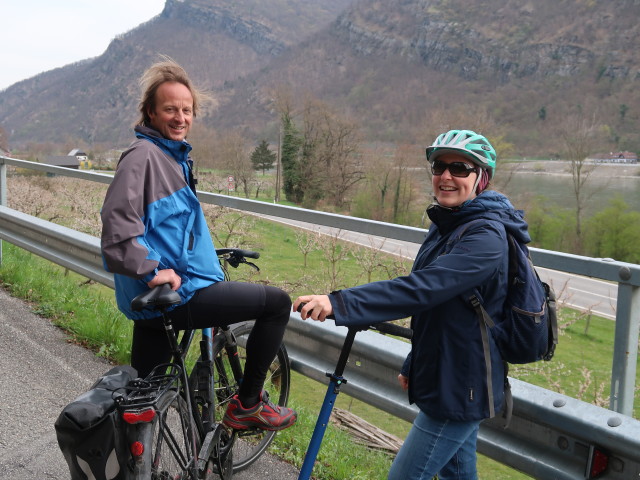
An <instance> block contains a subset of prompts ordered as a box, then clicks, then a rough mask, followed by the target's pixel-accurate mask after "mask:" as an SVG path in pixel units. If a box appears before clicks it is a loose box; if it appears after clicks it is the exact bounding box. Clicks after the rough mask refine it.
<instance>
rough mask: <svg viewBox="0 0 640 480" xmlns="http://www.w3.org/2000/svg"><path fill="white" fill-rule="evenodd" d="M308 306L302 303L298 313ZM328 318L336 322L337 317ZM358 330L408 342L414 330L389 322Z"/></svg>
mask: <svg viewBox="0 0 640 480" xmlns="http://www.w3.org/2000/svg"><path fill="white" fill-rule="evenodd" d="M305 305H306V303H301V304H300V305H299V306H298V312H300V310H302V307H304V306H305ZM326 318H328V319H330V320H335V319H336V317H335V316H334V315H327V316H326ZM358 329H360V330H375V331H377V332H380V333H382V334H386V335H394V336H396V337H401V338H406V339H408V340H410V339H411V337H412V336H413V330H412V329H410V328H407V327H403V326H400V325H396V324H395V323H389V322H380V323H374V324H371V325H363V326H361V327H358Z"/></svg>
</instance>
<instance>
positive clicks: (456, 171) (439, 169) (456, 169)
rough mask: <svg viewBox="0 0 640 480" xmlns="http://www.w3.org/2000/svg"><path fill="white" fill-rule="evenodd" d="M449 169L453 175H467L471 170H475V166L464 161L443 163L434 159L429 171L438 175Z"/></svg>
mask: <svg viewBox="0 0 640 480" xmlns="http://www.w3.org/2000/svg"><path fill="white" fill-rule="evenodd" d="M447 169H448V170H449V173H450V174H451V176H453V177H463V178H466V177H468V176H469V175H470V174H471V173H472V172H477V170H476V167H472V166H471V165H467V164H466V163H464V162H453V163H445V162H443V161H440V160H434V161H433V163H432V164H431V173H432V174H433V175H435V176H436V177H439V176H440V175H442V174H443V173H444V171H445V170H447Z"/></svg>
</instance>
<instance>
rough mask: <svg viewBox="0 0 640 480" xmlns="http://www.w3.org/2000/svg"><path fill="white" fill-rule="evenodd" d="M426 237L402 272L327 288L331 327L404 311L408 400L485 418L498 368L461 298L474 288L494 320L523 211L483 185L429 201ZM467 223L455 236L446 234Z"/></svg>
mask: <svg viewBox="0 0 640 480" xmlns="http://www.w3.org/2000/svg"><path fill="white" fill-rule="evenodd" d="M427 213H428V215H429V217H430V219H431V220H432V222H433V223H432V225H431V227H430V229H429V232H428V234H427V237H426V239H425V241H424V243H423V244H422V246H421V247H420V250H419V251H418V254H417V256H416V259H415V262H414V265H413V268H412V271H411V273H410V274H409V275H407V276H403V277H398V278H395V279H393V280H385V281H380V282H373V283H369V284H365V285H361V286H357V287H353V288H348V289H344V290H340V291H337V292H333V293H332V294H331V295H330V296H329V298H330V301H331V304H332V306H333V310H334V315H335V317H336V324H337V325H344V326H349V325H365V324H373V323H377V322H381V321H389V320H394V319H399V318H406V317H411V327H412V328H413V338H412V348H411V353H410V354H409V357H408V358H407V361H406V362H405V365H404V367H403V372H402V373H403V374H405V375H407V376H408V377H409V400H410V402H411V403H415V404H416V405H417V406H418V407H419V408H420V409H421V410H422V411H424V412H425V413H426V414H427V415H430V416H432V417H435V418H443V419H450V420H456V421H471V420H481V419H484V418H488V417H490V416H491V413H490V412H491V410H492V409H490V408H489V400H488V399H489V394H488V384H489V382H487V376H488V375H490V376H491V379H492V381H491V384H492V385H493V399H494V405H493V407H494V408H493V410H495V412H496V413H498V412H500V411H501V410H502V408H503V403H504V383H505V371H504V364H503V361H502V359H501V356H500V353H499V351H498V349H497V347H496V345H495V343H494V342H493V340H492V339H490V352H491V361H490V365H487V364H486V362H485V359H484V354H483V344H482V337H481V331H480V328H481V326H480V322H479V320H478V317H477V315H476V313H475V312H474V310H473V309H472V308H471V306H470V305H469V304H468V302H467V301H466V298H468V296H466V295H468V294H469V293H471V292H473V291H474V290H475V292H476V293H477V294H479V298H480V300H481V301H482V304H483V306H484V308H485V309H486V311H487V312H488V313H489V315H490V316H491V317H492V318H500V312H501V310H502V307H503V304H504V300H505V296H506V292H507V275H508V243H507V237H506V231H507V230H508V231H509V232H510V233H511V234H512V235H514V236H515V238H516V239H518V240H519V241H522V242H529V241H530V238H529V234H528V232H527V224H526V223H525V221H524V219H523V212H522V211H519V210H515V209H514V208H513V206H512V205H511V203H510V202H509V200H508V199H507V198H506V197H505V196H504V195H502V194H500V193H497V192H494V191H485V192H482V193H481V194H480V195H478V196H477V197H476V198H474V199H473V200H471V201H469V202H467V203H466V204H464V206H462V207H461V208H459V209H457V210H451V209H446V208H443V207H440V206H437V205H432V206H430V207H429V209H428V210H427ZM474 219H483V221H480V222H475V223H474V224H472V225H470V226H469V228H468V229H467V230H465V232H464V234H463V235H462V236H460V238H459V239H457V240H455V241H454V240H453V239H451V243H450V244H448V243H449V240H450V236H451V234H452V233H453V232H454V231H455V230H456V229H457V227H459V226H460V225H462V224H464V223H467V222H469V221H471V220H474Z"/></svg>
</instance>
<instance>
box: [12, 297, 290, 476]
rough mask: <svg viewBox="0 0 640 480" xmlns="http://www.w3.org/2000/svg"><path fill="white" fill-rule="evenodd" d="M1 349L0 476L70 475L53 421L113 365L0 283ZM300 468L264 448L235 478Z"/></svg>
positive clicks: (286, 472) (287, 473)
mask: <svg viewBox="0 0 640 480" xmlns="http://www.w3.org/2000/svg"><path fill="white" fill-rule="evenodd" d="M0 352H2V353H0V478H2V479H12V480H44V479H56V480H62V479H69V478H70V475H69V471H68V469H67V464H66V463H65V460H64V457H63V456H62V454H61V453H60V450H59V448H58V443H57V440H56V435H55V430H54V426H53V425H54V422H55V420H56V418H57V417H58V415H59V414H60V411H61V410H62V408H63V407H64V406H65V405H66V404H67V403H69V402H70V401H72V400H73V399H74V398H76V397H77V396H78V395H80V394H81V393H83V392H84V391H86V390H87V389H88V388H89V387H90V386H91V385H92V384H93V382H94V381H95V379H97V378H98V377H100V376H101V375H102V374H103V373H105V372H106V371H107V370H109V369H110V368H111V365H109V364H108V363H107V362H105V361H104V360H102V359H100V358H98V357H96V356H95V355H93V353H91V352H90V351H88V350H86V349H84V348H82V347H80V346H78V345H75V344H72V343H69V342H68V337H67V336H65V334H64V333H63V332H62V331H61V330H59V329H58V328H56V327H54V326H52V325H51V324H50V323H49V321H48V320H46V319H44V318H41V317H38V316H36V315H34V314H33V313H31V310H30V308H29V306H28V305H27V304H25V303H24V302H22V301H20V300H17V299H15V298H12V297H10V296H9V295H8V294H7V293H6V292H5V291H4V290H2V289H0ZM293 428H295V427H293ZM298 473H299V472H298V471H297V469H295V468H294V467H292V466H291V465H289V464H288V463H286V462H283V461H281V460H279V459H278V458H277V457H274V456H271V455H268V454H267V455H263V457H261V458H260V460H258V461H257V462H256V463H255V464H254V465H252V466H251V467H249V468H248V469H247V470H246V471H244V472H240V473H237V474H234V476H233V478H234V479H235V480H253V479H256V478H261V479H273V480H289V479H291V480H294V479H297V478H298Z"/></svg>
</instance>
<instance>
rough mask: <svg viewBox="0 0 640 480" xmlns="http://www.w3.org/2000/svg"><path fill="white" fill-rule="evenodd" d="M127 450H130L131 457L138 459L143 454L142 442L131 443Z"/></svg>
mask: <svg viewBox="0 0 640 480" xmlns="http://www.w3.org/2000/svg"><path fill="white" fill-rule="evenodd" d="M129 449H130V450H131V455H133V456H134V457H140V456H142V454H143V453H144V445H143V444H142V442H133V443H132V444H131V447H129Z"/></svg>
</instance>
